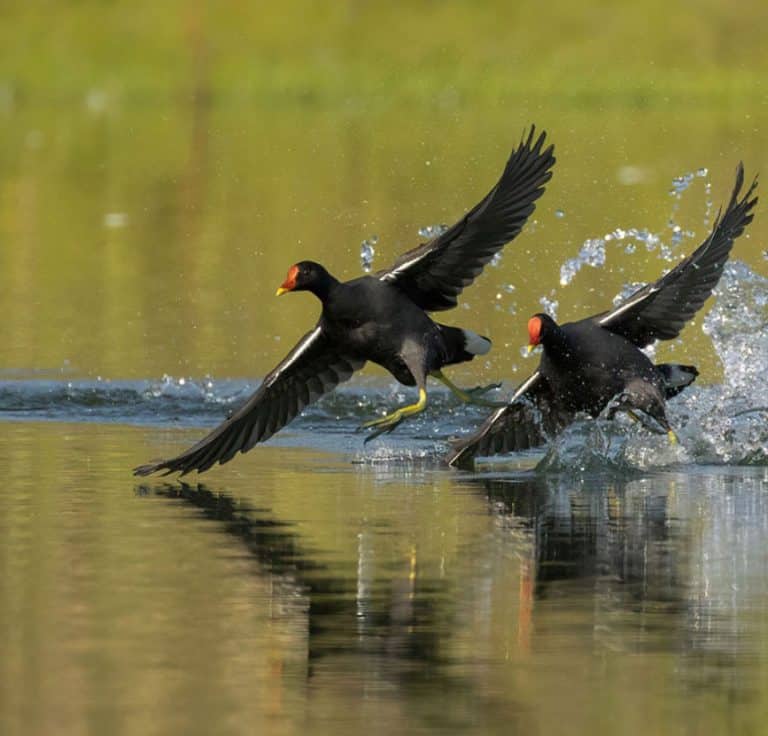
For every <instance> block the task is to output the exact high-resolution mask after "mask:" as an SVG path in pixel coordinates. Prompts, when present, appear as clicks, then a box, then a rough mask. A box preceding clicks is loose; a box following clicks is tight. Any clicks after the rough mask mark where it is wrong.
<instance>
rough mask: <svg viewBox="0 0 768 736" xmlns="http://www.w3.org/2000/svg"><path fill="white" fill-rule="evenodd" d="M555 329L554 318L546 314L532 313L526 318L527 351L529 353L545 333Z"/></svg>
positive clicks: (544, 336)
mask: <svg viewBox="0 0 768 736" xmlns="http://www.w3.org/2000/svg"><path fill="white" fill-rule="evenodd" d="M556 329H557V324H555V320H553V319H552V317H550V316H549V315H548V314H534V315H533V317H531V318H530V319H529V320H528V352H529V353H530V352H531V351H532V350H533V349H534V348H535V347H536V346H537V345H540V344H541V342H542V341H543V340H544V339H545V338H546V337H547V335H549V334H551V333H552V332H554V330H556Z"/></svg>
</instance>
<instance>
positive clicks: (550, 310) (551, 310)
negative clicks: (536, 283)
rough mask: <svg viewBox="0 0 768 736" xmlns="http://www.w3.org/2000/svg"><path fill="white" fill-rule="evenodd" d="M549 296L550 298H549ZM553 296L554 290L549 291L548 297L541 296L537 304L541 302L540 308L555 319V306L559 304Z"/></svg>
mask: <svg viewBox="0 0 768 736" xmlns="http://www.w3.org/2000/svg"><path fill="white" fill-rule="evenodd" d="M550 297H551V298H550ZM554 297H555V290H554V289H553V290H552V291H550V292H549V297H546V296H543V297H541V299H539V304H541V306H542V309H543V310H544V311H545V312H546V313H547V314H548V315H549V316H550V317H552V319H554V320H556V319H557V308H558V307H559V306H560V302H559V301H557V299H555V298H554Z"/></svg>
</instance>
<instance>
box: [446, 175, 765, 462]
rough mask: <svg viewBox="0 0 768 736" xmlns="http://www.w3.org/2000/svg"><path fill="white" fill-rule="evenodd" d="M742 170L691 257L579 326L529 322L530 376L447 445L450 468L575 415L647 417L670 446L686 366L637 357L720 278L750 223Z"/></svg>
mask: <svg viewBox="0 0 768 736" xmlns="http://www.w3.org/2000/svg"><path fill="white" fill-rule="evenodd" d="M743 183H744V169H743V166H742V165H741V164H739V166H738V169H737V172H736V183H735V185H734V188H733V193H732V194H731V199H730V201H729V203H728V206H727V207H726V210H725V213H718V216H717V218H716V220H715V223H714V226H713V228H712V232H711V233H710V235H709V237H708V238H707V239H706V240H705V241H704V242H703V243H702V244H701V245H700V246H699V247H698V248H697V249H696V250H695V251H694V252H693V253H691V255H690V256H688V257H687V258H685V259H683V260H682V261H680V263H678V264H677V265H676V266H675V267H674V268H673V269H672V270H670V271H669V272H668V273H667V274H665V275H664V276H662V277H661V278H660V279H658V280H657V281H655V282H653V283H651V284H648V285H646V286H644V287H643V288H641V289H639V290H638V291H636V292H635V293H634V294H632V295H631V296H629V297H628V298H627V299H625V300H624V301H623V302H622V303H621V304H619V305H618V306H617V307H615V308H614V309H612V310H610V311H608V312H603V313H601V314H598V315H595V316H593V317H588V318H586V319H583V320H580V321H578V322H570V323H568V324H564V325H557V324H556V323H555V321H554V320H553V319H552V318H551V317H549V316H547V315H545V314H538V315H535V316H534V317H532V318H531V320H530V321H529V323H528V330H529V337H530V344H531V345H537V344H541V345H542V346H543V352H542V358H541V362H540V364H539V367H538V369H537V370H536V372H535V373H534V374H533V375H532V376H530V377H529V378H528V379H527V380H526V381H524V382H523V384H522V385H521V386H520V388H519V389H518V390H517V391H516V392H515V394H514V395H513V397H512V399H511V400H510V402H509V404H508V405H507V406H506V407H502V408H500V409H498V410H496V411H495V412H493V414H491V415H490V416H489V417H488V418H487V419H486V420H485V422H484V423H483V424H482V426H481V427H480V428H479V430H478V431H477V432H476V433H474V434H473V435H472V436H470V437H468V438H466V439H463V440H460V441H458V442H456V443H455V445H454V447H453V449H452V451H451V453H450V454H449V456H448V458H447V459H448V462H449V463H450V464H451V465H456V466H460V467H471V466H472V463H473V460H474V458H475V457H476V456H487V455H495V454H499V453H503V452H511V451H516V450H525V449H529V448H531V447H537V446H539V445H542V444H544V443H545V442H546V441H547V439H548V438H550V437H552V436H553V435H555V434H557V433H558V432H560V431H561V430H562V429H563V428H565V427H566V426H568V424H570V423H571V422H572V421H573V419H574V417H575V415H576V414H577V413H579V412H584V413H587V414H590V415H592V416H597V415H599V414H600V413H601V412H602V411H603V410H605V409H606V407H608V406H610V408H609V411H608V416H609V418H610V417H612V416H613V415H614V414H615V413H616V411H627V412H629V413H630V414H632V415H633V416H636V418H639V417H637V415H635V414H634V412H635V410H637V411H640V412H642V413H643V414H646V415H648V416H650V417H652V418H653V419H654V420H655V422H656V423H657V424H658V425H659V426H660V427H661V428H662V429H664V430H666V431H668V432H670V433H671V434H670V436H671V437H674V433H672V430H671V427H670V425H669V422H668V421H667V417H666V413H665V408H664V402H665V399H667V398H670V397H671V396H674V395H676V394H677V393H679V392H680V391H682V390H683V389H684V388H685V387H686V386H688V385H689V384H690V383H692V382H693V381H694V380H695V378H696V376H697V375H698V371H697V370H696V368H694V367H693V366H680V365H675V364H662V365H654V364H653V363H652V362H651V360H650V359H649V358H648V357H647V356H646V355H645V354H644V353H643V352H642V351H641V350H640V348H643V347H646V346H647V345H650V344H651V343H653V342H654V341H656V340H669V339H672V338H674V337H677V336H678V335H679V334H680V331H681V330H682V328H683V326H684V325H685V323H686V322H687V321H688V320H690V319H691V317H693V315H694V314H696V312H697V311H698V310H699V309H700V308H701V307H702V305H703V304H704V302H705V301H706V299H707V298H708V297H709V295H710V294H711V293H712V290H713V289H714V288H715V286H716V285H717V282H718V281H719V279H720V277H721V276H722V273H723V268H724V267H725V263H726V261H727V260H728V256H729V254H730V252H731V248H732V247H733V243H734V240H735V239H736V238H737V237H739V235H741V234H742V232H743V231H744V228H745V227H746V226H747V225H748V224H749V223H750V222H751V221H752V217H753V214H752V210H753V208H754V206H755V204H756V202H757V198H756V197H753V194H754V191H755V188H756V186H757V180H756V179H755V181H754V182H753V183H752V185H751V186H750V187H749V189H748V190H747V192H746V194H744V196H741V197H740V193H741V189H742V186H743Z"/></svg>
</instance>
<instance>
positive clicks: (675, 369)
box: [665, 364, 697, 388]
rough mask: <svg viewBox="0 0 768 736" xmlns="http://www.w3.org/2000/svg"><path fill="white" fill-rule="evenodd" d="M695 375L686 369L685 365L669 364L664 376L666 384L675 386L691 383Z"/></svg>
mask: <svg viewBox="0 0 768 736" xmlns="http://www.w3.org/2000/svg"><path fill="white" fill-rule="evenodd" d="M696 375H697V374H696V373H695V372H692V371H690V370H687V366H682V365H673V364H671V365H670V366H669V370H668V371H667V375H666V376H665V378H666V379H667V384H668V385H669V386H674V387H675V388H677V387H678V386H687V385H688V384H690V383H693V379H694V378H696Z"/></svg>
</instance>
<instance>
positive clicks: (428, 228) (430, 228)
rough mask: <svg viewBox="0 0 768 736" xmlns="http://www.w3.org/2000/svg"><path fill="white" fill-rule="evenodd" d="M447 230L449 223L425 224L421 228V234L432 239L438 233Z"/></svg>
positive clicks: (440, 233)
mask: <svg viewBox="0 0 768 736" xmlns="http://www.w3.org/2000/svg"><path fill="white" fill-rule="evenodd" d="M446 230H448V225H446V224H444V223H440V224H438V225H425V226H424V227H420V228H419V236H420V237H422V238H428V239H429V240H431V239H432V238H436V237H437V236H438V235H442V234H443V233H444V232H445V231H446Z"/></svg>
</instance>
